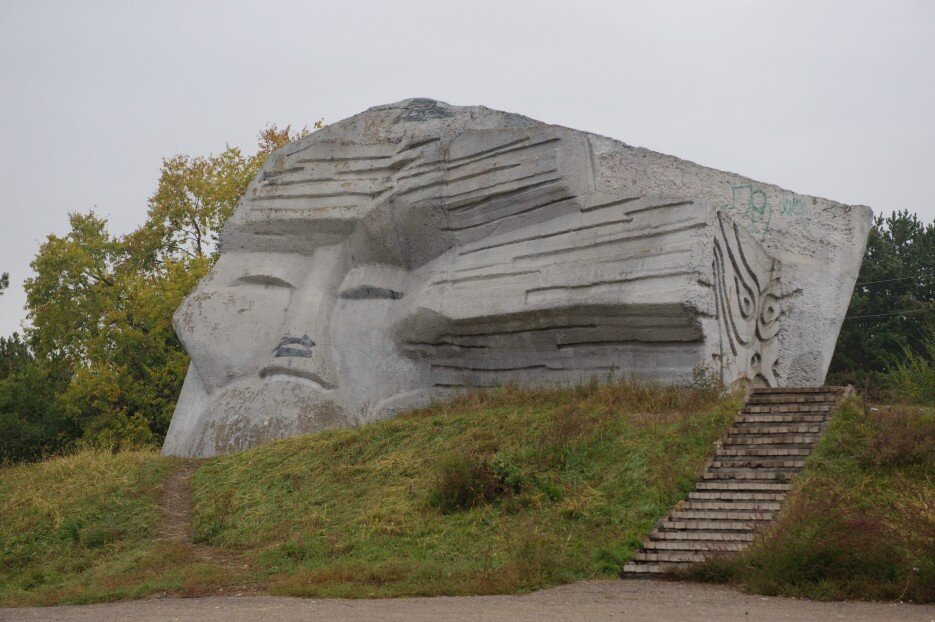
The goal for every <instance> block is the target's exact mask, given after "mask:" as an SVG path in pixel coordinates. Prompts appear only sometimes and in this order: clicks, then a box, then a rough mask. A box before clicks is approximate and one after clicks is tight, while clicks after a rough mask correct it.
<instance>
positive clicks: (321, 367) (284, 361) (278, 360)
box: [261, 246, 345, 386]
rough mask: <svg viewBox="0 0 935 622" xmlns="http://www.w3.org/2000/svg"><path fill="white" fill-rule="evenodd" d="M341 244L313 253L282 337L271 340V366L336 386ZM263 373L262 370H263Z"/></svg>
mask: <svg viewBox="0 0 935 622" xmlns="http://www.w3.org/2000/svg"><path fill="white" fill-rule="evenodd" d="M341 251H342V249H341V247H339V246H338V247H323V248H320V249H318V250H317V251H316V252H315V254H314V256H313V257H312V269H311V270H310V271H309V273H308V274H307V276H306V278H305V279H304V281H303V282H301V283H297V284H296V287H295V289H294V290H293V291H292V297H291V299H290V301H289V306H288V308H287V309H286V317H285V321H284V323H283V327H282V333H281V334H282V337H281V338H280V339H279V342H278V343H273V344H270V345H271V347H272V354H273V360H272V361H270V363H269V364H270V365H271V368H274V369H275V370H277V373H290V374H293V375H298V376H302V377H307V378H310V379H314V380H315V381H316V382H319V383H320V384H322V385H323V386H334V385H335V383H336V382H337V377H336V376H337V374H336V373H335V370H334V363H333V359H332V355H331V338H330V318H331V310H332V308H333V306H334V300H335V297H336V292H337V288H338V285H339V284H340V282H341V280H342V279H343V277H344V272H345V266H344V258H343V254H342V252H341ZM261 373H262V372H261Z"/></svg>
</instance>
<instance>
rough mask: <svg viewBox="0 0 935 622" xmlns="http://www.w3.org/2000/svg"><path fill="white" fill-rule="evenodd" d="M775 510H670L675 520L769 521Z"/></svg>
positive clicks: (672, 518) (670, 514)
mask: <svg viewBox="0 0 935 622" xmlns="http://www.w3.org/2000/svg"><path fill="white" fill-rule="evenodd" d="M774 514H775V512H771V511H769V510H762V511H758V510H749V511H746V510H737V511H734V512H725V511H722V510H673V511H671V512H669V518H670V519H671V520H673V521H680V520H702V521H704V520H706V521H712V520H724V521H745V522H746V521H768V520H770V519H772V518H773V515H774Z"/></svg>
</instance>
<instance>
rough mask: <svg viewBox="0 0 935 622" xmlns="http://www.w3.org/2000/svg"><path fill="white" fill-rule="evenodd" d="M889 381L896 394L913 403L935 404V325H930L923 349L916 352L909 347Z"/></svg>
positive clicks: (889, 376)
mask: <svg viewBox="0 0 935 622" xmlns="http://www.w3.org/2000/svg"><path fill="white" fill-rule="evenodd" d="M887 381H888V385H889V386H888V388H889V390H890V391H891V392H892V394H893V395H894V396H896V397H901V398H903V399H905V400H907V401H909V402H910V403H913V404H932V405H935V325H932V326H930V327H929V329H928V334H927V335H926V337H925V340H924V341H923V344H922V351H921V352H919V353H916V352H913V351H912V350H909V349H908V348H907V349H906V350H905V353H904V356H903V360H901V361H899V362H898V363H896V366H895V367H894V368H893V369H892V370H891V371H890V373H889V375H888V376H887Z"/></svg>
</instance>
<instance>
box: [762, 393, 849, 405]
mask: <svg viewBox="0 0 935 622" xmlns="http://www.w3.org/2000/svg"><path fill="white" fill-rule="evenodd" d="M837 399H838V396H837V395H834V394H832V393H813V394H811V395H788V394H786V395H783V394H766V395H762V394H761V395H757V394H753V395H751V396H750V399H748V400H747V404H757V405H759V404H824V403H831V402H834V401H836V400H837Z"/></svg>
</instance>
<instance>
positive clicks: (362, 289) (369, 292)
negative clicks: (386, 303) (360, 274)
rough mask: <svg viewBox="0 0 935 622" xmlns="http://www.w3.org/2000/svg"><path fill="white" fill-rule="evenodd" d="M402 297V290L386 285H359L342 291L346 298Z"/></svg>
mask: <svg viewBox="0 0 935 622" xmlns="http://www.w3.org/2000/svg"><path fill="white" fill-rule="evenodd" d="M402 297H403V293H402V292H398V291H396V290H394V289H388V288H386V287H377V286H376V285H358V286H357V287H352V288H350V289H345V290H344V291H343V292H341V298H343V299H344V300H373V299H379V298H384V299H389V300H399V299H400V298H402Z"/></svg>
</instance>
